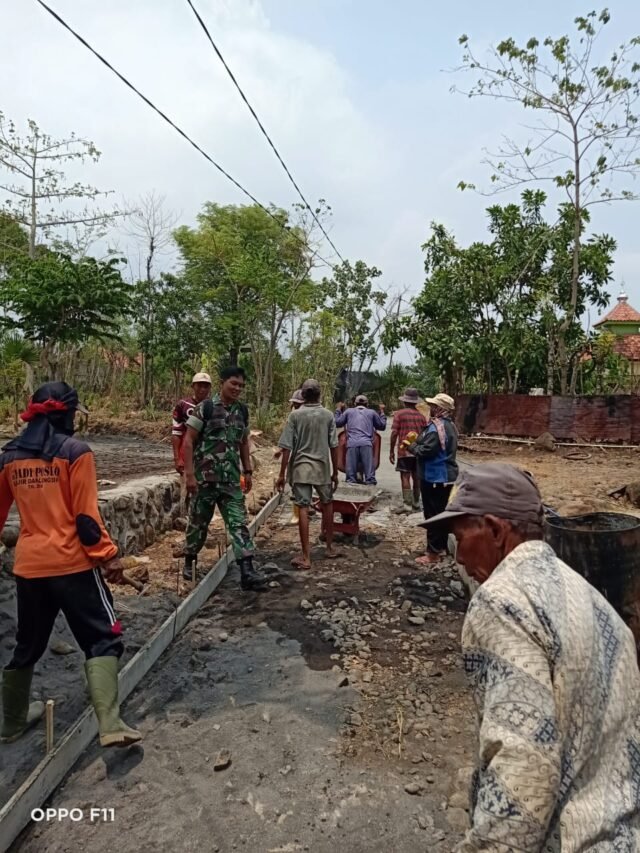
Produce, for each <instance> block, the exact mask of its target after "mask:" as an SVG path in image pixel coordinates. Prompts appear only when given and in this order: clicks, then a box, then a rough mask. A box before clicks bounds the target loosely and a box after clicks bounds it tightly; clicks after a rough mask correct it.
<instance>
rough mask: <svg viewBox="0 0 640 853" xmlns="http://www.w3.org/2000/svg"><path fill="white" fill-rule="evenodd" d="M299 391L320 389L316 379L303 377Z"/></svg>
mask: <svg viewBox="0 0 640 853" xmlns="http://www.w3.org/2000/svg"><path fill="white" fill-rule="evenodd" d="M300 390H301V391H303V392H304V391H320V390H321V388H320V383H319V382H318V380H317V379H305V380H304V382H303V383H302V388H301V389H300Z"/></svg>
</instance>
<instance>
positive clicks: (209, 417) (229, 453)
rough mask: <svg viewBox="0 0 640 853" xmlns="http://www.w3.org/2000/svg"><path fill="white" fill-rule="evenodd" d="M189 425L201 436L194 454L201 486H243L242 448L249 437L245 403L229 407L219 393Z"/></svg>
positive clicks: (197, 411) (196, 411) (202, 405)
mask: <svg viewBox="0 0 640 853" xmlns="http://www.w3.org/2000/svg"><path fill="white" fill-rule="evenodd" d="M187 426H189V427H191V428H192V429H194V430H196V432H198V433H199V436H200V437H199V439H198V441H197V443H196V444H195V447H194V451H193V463H194V472H195V476H196V480H197V481H198V482H199V483H203V482H206V483H220V484H225V485H228V484H237V485H240V445H241V443H242V442H243V441H244V440H246V439H247V438H248V436H249V412H248V409H247V407H246V406H245V405H244V404H243V403H238V402H234V403H231V405H230V406H225V405H224V404H223V402H222V400H221V399H220V397H219V396H218V395H217V394H216V396H215V397H213V399H211V400H204V402H202V403H200V404H199V405H198V406H196V408H195V409H194V410H193V412H192V413H191V415H190V417H189V419H188V420H187Z"/></svg>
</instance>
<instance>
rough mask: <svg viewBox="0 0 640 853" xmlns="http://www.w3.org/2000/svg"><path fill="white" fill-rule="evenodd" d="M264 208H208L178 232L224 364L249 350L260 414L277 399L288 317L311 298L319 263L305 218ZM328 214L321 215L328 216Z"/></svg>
mask: <svg viewBox="0 0 640 853" xmlns="http://www.w3.org/2000/svg"><path fill="white" fill-rule="evenodd" d="M299 213H300V209H299V207H297V206H296V207H294V212H293V214H289V213H287V212H286V211H284V210H280V209H277V208H273V209H272V210H271V215H270V214H268V213H267V212H265V211H264V210H263V209H262V208H260V207H259V206H258V205H249V206H240V207H237V206H234V205H229V206H221V205H218V204H213V203H208V204H206V205H205V207H204V210H203V212H202V213H201V214H200V216H199V217H198V227H197V228H195V229H193V228H188V227H186V226H183V227H182V228H179V229H178V230H177V231H176V232H175V238H176V242H177V243H178V246H179V248H180V251H181V253H182V256H183V259H184V269H185V275H186V276H187V277H188V278H189V279H190V281H192V282H195V283H197V286H198V288H199V290H200V293H201V298H202V303H203V309H204V312H205V314H206V315H207V321H208V323H209V324H210V327H211V328H212V329H214V330H215V332H214V334H213V336H212V339H213V341H215V342H216V343H218V345H219V346H220V347H221V348H222V347H224V353H223V352H220V353H219V355H220V357H221V359H223V360H224V359H228V360H230V361H237V360H238V358H239V353H240V351H241V350H243V349H244V350H247V351H248V352H249V353H250V358H251V363H252V368H253V382H254V389H253V391H254V393H255V399H256V404H257V408H258V411H259V414H262V413H263V412H264V411H266V409H267V407H268V405H269V402H270V400H271V393H272V388H273V371H274V364H275V359H276V354H277V352H278V349H279V348H280V347H281V346H282V345H283V343H284V340H285V334H286V323H287V319H288V318H289V317H290V316H291V315H292V314H293V313H294V312H295V311H296V310H298V309H300V308H301V307H303V306H306V305H309V304H310V303H311V301H312V297H313V290H314V284H313V282H312V280H311V277H310V274H311V270H312V269H313V265H314V262H315V258H314V255H313V252H312V247H311V239H312V238H311V233H310V231H309V230H307V229H306V225H305V221H304V219H302V218H301V217H300V215H299ZM321 213H322V210H318V214H321Z"/></svg>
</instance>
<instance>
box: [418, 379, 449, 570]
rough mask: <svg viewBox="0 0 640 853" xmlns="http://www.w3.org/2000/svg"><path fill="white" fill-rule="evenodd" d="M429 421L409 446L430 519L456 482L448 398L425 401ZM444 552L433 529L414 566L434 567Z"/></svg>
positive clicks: (424, 509) (441, 538)
mask: <svg viewBox="0 0 640 853" xmlns="http://www.w3.org/2000/svg"><path fill="white" fill-rule="evenodd" d="M427 403H428V404H429V409H430V413H431V421H430V422H429V424H428V425H427V427H426V428H425V429H424V430H423V431H422V432H421V433H420V435H419V436H418V439H417V441H415V442H414V443H413V444H412V445H410V446H409V451H410V452H411V453H412V454H413V455H414V456H415V457H416V460H417V462H416V466H417V470H418V475H419V477H420V493H421V496H422V512H423V513H424V517H425V518H427V519H428V518H431V516H433V515H437V514H438V513H440V512H442V510H443V509H444V508H445V507H446V505H447V501H448V500H449V495H450V494H451V490H452V489H453V484H454V483H455V481H456V480H457V479H458V463H457V462H456V454H457V451H458V430H457V429H456V426H455V424H454V422H453V412H454V410H455V403H454V401H453V397H450V396H449V395H448V394H436V396H435V397H427ZM446 551H447V537H446V536H443V535H442V534H441V533H440V531H439V530H438V529H437V528H436V529H435V530H430V531H429V535H428V537H427V553H426V554H425V555H424V556H423V557H418V559H417V560H416V563H418V564H419V565H429V564H430V563H437V562H438V561H439V560H441V559H442V557H443V555H444V554H446Z"/></svg>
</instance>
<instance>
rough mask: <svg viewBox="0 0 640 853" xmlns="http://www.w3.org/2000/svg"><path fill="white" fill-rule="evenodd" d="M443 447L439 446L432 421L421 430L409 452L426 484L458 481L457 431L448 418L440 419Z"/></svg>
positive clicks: (438, 438) (436, 432)
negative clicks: (443, 439)
mask: <svg viewBox="0 0 640 853" xmlns="http://www.w3.org/2000/svg"><path fill="white" fill-rule="evenodd" d="M441 423H442V424H444V432H445V446H444V450H443V448H442V445H441V444H440V437H439V436H438V430H437V427H436V425H435V423H434V422H433V421H431V422H430V423H429V424H428V425H427V428H426V429H423V430H422V432H421V433H420V435H419V436H418V438H417V439H416V441H415V442H414V443H413V444H412V445H411V447H410V448H409V450H410V451H411V453H413V455H414V456H415V457H416V459H417V460H418V461H417V466H418V474H419V475H420V479H421V480H424V481H425V482H426V483H455V481H456V480H457V479H458V463H457V462H456V453H457V452H458V431H457V429H456V427H455V424H454V423H453V422H452V421H450V420H449V418H442V419H441Z"/></svg>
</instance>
